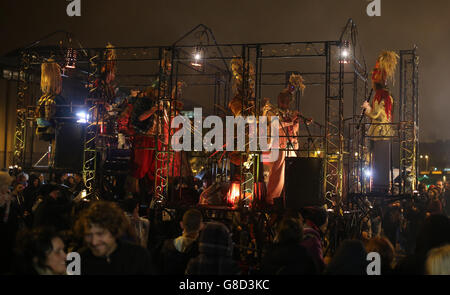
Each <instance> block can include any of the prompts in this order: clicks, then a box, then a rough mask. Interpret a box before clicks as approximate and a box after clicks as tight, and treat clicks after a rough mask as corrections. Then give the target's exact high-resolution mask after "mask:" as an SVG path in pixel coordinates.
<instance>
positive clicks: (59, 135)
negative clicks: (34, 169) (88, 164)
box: [54, 123, 86, 171]
mask: <svg viewBox="0 0 450 295" xmlns="http://www.w3.org/2000/svg"><path fill="white" fill-rule="evenodd" d="M85 130H86V127H85V125H84V124H77V123H61V124H58V126H57V128H56V145H55V163H54V168H57V169H67V170H74V171H81V170H82V168H83V149H84V134H85Z"/></svg>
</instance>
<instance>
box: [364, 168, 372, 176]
mask: <svg viewBox="0 0 450 295" xmlns="http://www.w3.org/2000/svg"><path fill="white" fill-rule="evenodd" d="M364 175H365V176H366V177H371V176H372V170H370V169H364Z"/></svg>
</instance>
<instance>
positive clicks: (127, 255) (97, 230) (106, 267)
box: [74, 201, 156, 275]
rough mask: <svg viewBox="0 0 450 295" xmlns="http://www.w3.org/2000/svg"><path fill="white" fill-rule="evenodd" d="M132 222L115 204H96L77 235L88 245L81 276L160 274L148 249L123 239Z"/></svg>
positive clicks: (85, 213)
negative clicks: (157, 272)
mask: <svg viewBox="0 0 450 295" xmlns="http://www.w3.org/2000/svg"><path fill="white" fill-rule="evenodd" d="M128 223H129V221H128V219H127V218H126V216H125V214H124V212H123V211H122V209H120V207H119V206H118V205H117V204H115V203H112V202H106V201H95V202H93V203H92V204H91V205H90V206H89V207H88V208H87V209H85V210H84V211H83V212H82V213H81V214H80V217H79V218H78V220H77V221H76V223H75V226H74V232H75V234H76V235H78V236H79V237H80V238H81V239H82V240H83V242H84V247H83V248H82V249H80V251H79V253H80V256H81V275H151V274H156V271H155V266H154V264H153V259H152V257H151V255H150V253H149V252H148V250H147V249H145V248H143V247H141V246H139V245H136V244H133V243H129V242H127V241H125V240H123V239H121V237H122V236H123V235H124V234H125V233H126V230H127V228H128V227H129V224H128Z"/></svg>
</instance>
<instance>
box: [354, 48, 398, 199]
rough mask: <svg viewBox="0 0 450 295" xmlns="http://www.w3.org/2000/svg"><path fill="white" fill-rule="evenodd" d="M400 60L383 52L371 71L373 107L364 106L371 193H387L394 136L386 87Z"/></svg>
mask: <svg viewBox="0 0 450 295" xmlns="http://www.w3.org/2000/svg"><path fill="white" fill-rule="evenodd" d="M398 58H399V56H398V55H397V54H396V53H395V52H393V51H383V52H382V53H381V54H380V55H379V56H378V59H377V62H376V64H375V68H374V69H373V71H372V88H373V90H374V91H375V96H374V99H373V104H372V106H370V104H369V103H368V102H365V103H364V104H363V107H364V108H365V114H366V116H368V117H369V118H370V119H371V121H372V122H371V123H372V124H371V125H370V127H369V130H368V133H367V135H368V136H369V137H370V140H371V151H372V153H371V154H372V157H371V162H372V175H373V178H372V191H373V192H382V193H386V192H387V191H388V190H389V184H390V177H389V170H390V169H389V167H390V162H391V159H390V157H391V155H390V150H391V149H390V140H389V136H392V135H393V130H392V127H391V125H390V124H389V123H391V122H392V113H393V105H394V99H393V98H392V96H391V95H390V93H389V89H388V87H387V82H388V80H393V77H394V73H395V70H396V67H397V62H398Z"/></svg>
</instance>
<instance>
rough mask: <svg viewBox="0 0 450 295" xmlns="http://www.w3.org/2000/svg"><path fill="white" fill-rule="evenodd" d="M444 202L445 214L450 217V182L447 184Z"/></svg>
mask: <svg viewBox="0 0 450 295" xmlns="http://www.w3.org/2000/svg"><path fill="white" fill-rule="evenodd" d="M442 200H443V202H444V211H445V214H446V215H447V216H448V217H450V183H449V182H448V181H446V182H445V188H444V196H443V198H442Z"/></svg>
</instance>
